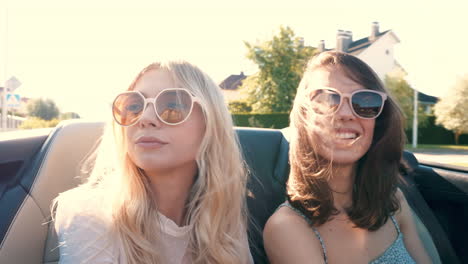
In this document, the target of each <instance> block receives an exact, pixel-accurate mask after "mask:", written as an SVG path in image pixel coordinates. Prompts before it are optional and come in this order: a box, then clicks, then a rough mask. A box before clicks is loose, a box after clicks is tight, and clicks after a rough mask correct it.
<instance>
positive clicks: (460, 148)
mask: <svg viewBox="0 0 468 264" xmlns="http://www.w3.org/2000/svg"><path fill="white" fill-rule="evenodd" d="M405 149H407V150H409V151H413V150H455V151H468V145H428V144H420V145H418V147H417V148H413V147H412V145H411V144H406V145H405Z"/></svg>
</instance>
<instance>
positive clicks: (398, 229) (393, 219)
mask: <svg viewBox="0 0 468 264" xmlns="http://www.w3.org/2000/svg"><path fill="white" fill-rule="evenodd" d="M390 219H392V222H393V224H394V225H395V228H396V230H397V232H398V235H400V233H401V231H400V226H399V225H398V222H397V220H396V219H395V216H393V215H391V216H390Z"/></svg>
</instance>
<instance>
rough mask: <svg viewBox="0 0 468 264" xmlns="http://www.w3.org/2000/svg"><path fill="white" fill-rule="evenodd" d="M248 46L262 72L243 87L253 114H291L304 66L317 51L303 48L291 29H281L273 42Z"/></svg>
mask: <svg viewBox="0 0 468 264" xmlns="http://www.w3.org/2000/svg"><path fill="white" fill-rule="evenodd" d="M245 45H246V47H247V49H248V52H247V58H248V59H250V60H252V61H253V62H254V63H255V64H257V65H258V68H259V71H258V72H257V73H256V74H253V75H251V76H249V77H247V78H246V79H245V80H244V81H243V82H242V86H241V89H242V90H243V91H244V92H246V93H247V102H248V104H250V105H251V106H252V111H253V112H258V113H275V112H289V111H290V110H291V108H292V102H293V100H294V96H295V95H296V89H297V86H298V84H299V81H300V79H301V76H302V74H303V71H304V68H305V65H306V63H307V61H308V59H309V58H310V57H312V55H314V53H315V49H314V48H313V47H308V46H304V43H303V39H302V38H300V37H296V36H295V34H294V31H293V30H292V29H291V28H290V27H280V29H279V33H278V34H277V35H275V36H273V39H272V40H268V41H264V42H257V43H256V44H251V43H248V42H245Z"/></svg>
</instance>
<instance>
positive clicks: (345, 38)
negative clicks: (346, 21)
mask: <svg viewBox="0 0 468 264" xmlns="http://www.w3.org/2000/svg"><path fill="white" fill-rule="evenodd" d="M352 41H353V33H352V32H351V31H344V30H341V29H339V30H338V32H337V33H336V51H340V52H348V48H349V45H350V44H351V42H352Z"/></svg>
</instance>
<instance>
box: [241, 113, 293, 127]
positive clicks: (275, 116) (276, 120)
mask: <svg viewBox="0 0 468 264" xmlns="http://www.w3.org/2000/svg"><path fill="white" fill-rule="evenodd" d="M232 119H233V121H234V125H235V126H241V127H262V128H285V127H287V126H289V113H272V114H253V113H236V114H232Z"/></svg>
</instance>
